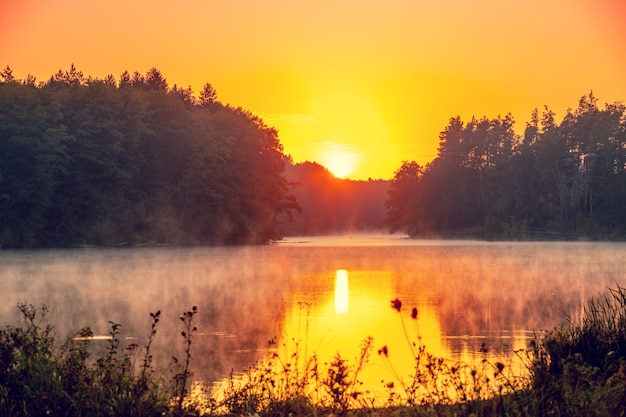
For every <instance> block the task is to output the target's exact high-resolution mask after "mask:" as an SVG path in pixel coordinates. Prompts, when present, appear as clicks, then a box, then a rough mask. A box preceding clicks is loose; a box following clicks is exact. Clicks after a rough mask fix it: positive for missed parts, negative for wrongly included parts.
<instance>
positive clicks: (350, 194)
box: [278, 161, 389, 236]
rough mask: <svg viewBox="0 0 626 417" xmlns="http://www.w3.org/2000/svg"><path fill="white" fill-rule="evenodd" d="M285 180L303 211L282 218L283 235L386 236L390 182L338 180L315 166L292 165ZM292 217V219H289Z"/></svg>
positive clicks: (318, 166) (290, 164)
mask: <svg viewBox="0 0 626 417" xmlns="http://www.w3.org/2000/svg"><path fill="white" fill-rule="evenodd" d="M285 178H286V179H287V181H288V182H289V184H290V185H291V188H290V194H292V195H293V196H294V197H295V198H296V201H297V202H298V205H299V207H300V209H301V210H300V211H298V212H293V213H286V214H281V215H280V216H279V218H278V219H279V227H278V230H279V232H280V233H281V235H287V236H311V235H329V234H331V235H332V234H347V233H358V232H370V233H371V232H384V231H385V230H386V225H385V222H384V221H385V213H386V211H385V198H386V196H387V190H388V188H389V181H385V180H372V179H370V180H369V181H355V180H349V179H340V178H337V177H335V176H334V175H333V174H331V173H330V171H328V169H326V168H325V167H324V166H322V165H320V164H318V163H315V162H308V161H307V162H303V163H298V164H293V163H289V164H287V166H286V169H285ZM288 214H289V215H288Z"/></svg>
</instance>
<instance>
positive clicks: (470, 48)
mask: <svg viewBox="0 0 626 417" xmlns="http://www.w3.org/2000/svg"><path fill="white" fill-rule="evenodd" d="M625 18H626V2H623V1H621V0H525V1H516V2H513V1H502V0H499V1H495V0H474V1H472V2H468V1H465V0H447V1H434V0H431V1H422V0H386V1H368V0H358V1H357V0H344V1H342V0H332V1H331V0H316V1H308V0H304V1H292V0H264V1H256V0H255V1H252V0H238V1H233V0H185V1H182V2H174V1H166V0H152V1H147V0H133V1H131V2H127V1H121V0H109V1H107V2H85V1H78V0H30V1H17V0H14V1H12V0H0V66H2V67H4V66H6V65H9V66H10V67H11V68H12V69H13V71H14V75H15V76H16V77H18V78H25V77H26V75H27V74H29V73H30V74H32V75H35V76H36V77H37V79H38V80H39V81H45V80H47V79H48V78H49V77H50V76H51V75H52V74H53V73H55V72H57V71H58V70H59V69H62V70H67V69H68V68H69V67H70V65H71V64H72V63H74V64H75V65H76V67H77V68H78V69H80V70H81V71H83V72H84V73H85V74H86V75H92V76H96V77H104V76H106V75H107V74H113V75H114V76H115V77H116V78H118V77H119V75H120V74H121V73H122V72H123V71H124V70H128V71H130V72H131V73H132V72H133V71H135V70H137V71H139V72H141V73H145V72H146V71H147V70H148V69H150V68H151V67H156V68H158V69H159V70H160V71H161V72H162V74H163V75H164V76H165V77H166V78H167V80H168V82H169V84H170V86H171V85H173V84H177V85H179V86H182V87H187V86H191V87H192V89H193V90H194V91H196V92H197V91H199V90H201V88H202V86H203V85H204V83H206V82H210V83H211V84H213V86H214V87H215V88H216V89H217V92H218V99H220V100H221V101H223V102H226V103H230V104H232V105H234V106H237V107H238V106H241V107H243V108H245V109H248V110H250V111H252V112H253V113H255V114H257V115H259V116H261V117H262V118H263V119H264V120H265V121H266V123H267V124H269V125H271V126H274V127H276V128H277V129H278V130H279V136H280V140H281V142H282V143H283V144H284V146H285V152H286V153H288V154H291V155H292V156H293V158H294V160H295V161H296V162H299V161H304V160H315V161H318V162H321V163H323V164H328V165H330V164H332V158H333V157H334V158H340V159H344V160H354V163H355V164H356V169H355V170H354V172H352V174H351V175H349V177H350V178H358V179H364V178H365V179H366V178H368V177H372V178H391V177H392V176H393V173H394V171H395V170H397V169H398V168H399V167H400V165H401V162H402V160H417V161H418V162H419V163H422V164H424V163H427V162H428V161H430V160H432V159H433V158H434V157H435V156H436V151H437V144H438V135H439V132H440V131H441V130H443V128H444V127H445V126H446V125H447V123H448V120H449V119H450V117H453V116H456V115H460V116H462V117H463V118H464V119H465V120H468V119H469V118H471V116H472V115H475V116H477V117H481V116H484V115H486V116H488V117H495V116H497V115H498V114H502V115H504V114H506V113H508V112H511V113H512V114H513V115H514V117H515V119H516V121H517V129H518V130H520V131H521V130H522V129H523V127H524V124H525V123H526V121H528V120H529V116H530V113H531V111H532V109H533V108H535V107H538V108H540V109H541V108H543V105H548V106H549V107H550V108H551V109H552V110H554V111H556V112H557V118H558V119H560V118H561V117H562V116H563V115H564V113H565V111H566V109H567V108H568V107H575V106H576V105H577V102H578V99H579V98H580V97H581V96H582V95H584V94H588V93H589V92H590V91H591V90H593V91H594V94H595V95H596V97H598V98H599V100H600V103H601V104H603V103H605V102H613V101H618V100H620V101H621V100H626V77H625V76H626V53H625V52H626V48H625V47H626V25H624V24H623V21H624V19H625Z"/></svg>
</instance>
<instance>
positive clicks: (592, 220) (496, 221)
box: [387, 94, 626, 239]
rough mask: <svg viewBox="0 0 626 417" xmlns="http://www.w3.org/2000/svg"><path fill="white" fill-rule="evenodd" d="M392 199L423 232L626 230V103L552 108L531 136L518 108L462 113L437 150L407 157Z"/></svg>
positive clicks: (404, 226) (396, 224) (512, 234)
mask: <svg viewBox="0 0 626 417" xmlns="http://www.w3.org/2000/svg"><path fill="white" fill-rule="evenodd" d="M390 190H391V191H390V194H389V198H388V201H387V205H388V207H389V215H388V220H389V224H390V226H391V228H392V229H393V230H405V231H407V232H408V233H409V234H410V235H413V236H425V235H432V234H435V235H444V236H445V235H457V236H458V235H459V234H461V233H465V234H472V235H479V236H483V237H487V238H497V239H506V238H527V239H537V238H540V239H546V238H555V239H564V238H575V237H579V236H589V237H602V238H607V237H608V238H624V236H626V217H625V216H624V207H625V206H626V106H624V105H623V104H622V103H613V104H607V105H605V106H604V108H601V107H599V106H598V105H597V99H596V98H595V97H594V96H593V94H589V95H588V96H584V97H582V98H581V99H580V102H579V104H578V107H577V108H576V109H574V110H569V111H568V112H567V114H566V115H565V117H564V118H563V120H562V121H561V123H557V121H556V119H555V114H554V112H552V111H550V110H549V109H548V108H547V107H546V109H545V111H544V112H543V113H542V114H541V115H540V114H539V112H538V111H537V110H535V111H534V112H533V114H532V118H531V121H530V122H529V123H527V125H526V129H525V130H524V133H523V135H518V134H516V133H515V131H514V120H513V117H512V116H511V115H510V114H508V115H506V116H505V117H497V118H495V119H488V118H486V117H484V118H482V119H475V118H472V120H470V121H469V122H467V123H464V122H463V121H462V120H461V118H460V117H456V118H452V119H451V120H450V123H449V124H448V126H446V128H445V129H444V131H443V132H441V134H440V142H439V153H438V156H437V158H436V159H435V160H434V161H432V162H431V163H429V164H427V165H426V166H420V165H418V164H417V163H415V162H405V163H404V164H403V165H402V167H401V168H400V169H399V170H398V171H397V172H396V175H395V177H394V179H393V181H392V184H391V188H390Z"/></svg>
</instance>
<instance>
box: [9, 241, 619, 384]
mask: <svg viewBox="0 0 626 417" xmlns="http://www.w3.org/2000/svg"><path fill="white" fill-rule="evenodd" d="M625 259H626V244H623V243H599V242H566V243H562V242H561V243H559V242H519V243H518V242H515V243H502V242H500V243H490V242H479V241H431V240H411V239H407V238H405V237H403V236H397V235H391V236H387V235H381V236H377V235H376V236H375V235H372V236H362V235H361V236H342V237H324V238H320V237H299V238H288V239H285V240H283V241H280V242H278V243H276V244H272V245H268V246H255V247H218V248H174V247H143V248H120V249H100V248H90V249H71V250H38V251H28V250H20V251H12V250H4V251H0V277H1V282H2V292H1V295H0V319H1V323H2V324H3V325H4V324H12V325H15V324H20V323H21V317H20V315H19V312H18V310H17V309H16V304H17V303H18V302H26V303H32V304H35V305H39V304H40V303H45V304H47V305H48V306H49V312H48V315H47V317H46V319H45V320H44V323H52V324H54V325H55V329H56V334H57V335H58V336H59V337H60V338H61V339H63V338H66V337H70V336H72V335H73V334H74V333H75V332H77V331H78V330H79V329H80V328H82V327H86V326H88V327H90V328H91V329H92V330H93V331H94V333H95V334H96V335H107V334H108V331H109V328H110V324H109V321H112V322H115V323H120V324H122V328H121V334H120V335H121V337H122V338H123V340H122V341H123V343H138V344H139V345H140V346H143V343H145V341H146V339H147V336H148V335H149V332H150V324H151V319H150V316H149V313H150V312H156V311H157V310H160V311H161V322H160V323H159V325H158V331H157V335H156V339H155V346H154V348H153V349H154V352H155V360H156V364H157V366H159V368H160V369H169V371H166V373H167V372H173V371H172V369H173V368H172V367H171V366H170V367H169V368H168V365H169V364H170V363H171V357H172V356H176V357H178V358H182V357H183V355H184V354H183V338H182V337H181V336H180V332H181V330H182V327H181V323H180V320H179V316H180V314H181V313H183V312H185V311H187V310H190V309H191V307H192V306H197V307H198V310H199V313H198V314H197V316H196V317H194V322H195V324H196V325H197V326H198V333H197V334H196V335H195V336H194V341H193V344H192V355H193V359H192V361H193V372H194V378H196V379H199V380H202V381H205V382H211V381H217V380H220V379H223V378H225V377H228V376H229V375H230V373H231V371H232V372H235V373H237V372H240V371H242V370H244V369H245V368H247V367H248V366H250V365H251V364H252V363H254V362H255V361H259V360H262V359H263V358H264V357H266V356H267V355H268V354H270V352H279V354H281V355H289V352H290V350H291V351H294V350H295V349H296V346H297V349H298V350H299V352H300V353H299V354H300V355H301V356H302V357H306V356H309V355H312V354H315V355H317V357H318V358H319V360H320V362H321V363H324V362H330V361H331V360H332V358H334V357H335V355H336V354H337V353H339V354H340V355H341V357H342V358H345V359H347V360H348V362H349V363H352V364H354V363H355V362H356V358H358V356H359V354H360V346H361V343H362V342H363V341H364V340H366V339H367V338H368V337H371V338H373V339H372V352H371V357H370V360H369V362H368V364H367V366H366V367H365V368H364V369H363V371H362V372H361V374H360V379H361V380H362V381H363V382H364V384H365V386H366V387H367V389H368V390H369V391H371V392H373V393H380V392H383V391H384V388H383V382H382V381H384V382H390V381H393V380H397V379H398V378H403V377H404V376H406V375H409V374H411V372H412V368H413V366H414V364H413V360H412V355H413V354H414V351H412V349H414V346H413V345H412V344H413V343H415V344H416V345H424V346H426V349H427V350H428V351H429V352H430V353H433V354H434V355H437V356H441V357H445V358H449V359H451V360H459V361H464V362H468V363H470V362H473V361H474V362H475V361H477V360H479V359H480V358H483V357H485V355H488V356H489V358H490V360H501V361H502V362H503V363H506V364H508V365H510V366H515V364H514V362H515V357H516V354H515V352H516V351H519V350H520V349H525V348H526V347H527V346H528V343H529V341H531V340H532V339H533V337H534V335H535V333H536V332H542V331H548V330H550V329H552V328H554V327H555V326H557V325H559V324H560V323H563V322H564V321H565V320H567V319H569V320H580V318H581V315H582V314H583V310H582V307H583V305H584V303H585V301H586V300H588V299H589V298H590V297H596V296H598V295H600V294H602V295H604V294H607V290H608V288H615V287H616V285H618V284H619V285H625V283H626V263H625V262H624V260H625ZM392 300H398V301H400V302H401V307H400V306H399V305H398V304H396V307H400V308H399V309H394V308H392ZM414 309H415V310H414ZM398 310H399V311H398ZM412 315H416V319H414V318H413V317H412ZM270 341H272V343H269V342H270ZM94 343H96V344H98V343H100V344H102V348H104V347H106V341H95V342H94ZM383 348H385V350H384V351H385V352H387V355H382V354H379V353H378V352H379V351H382V350H383Z"/></svg>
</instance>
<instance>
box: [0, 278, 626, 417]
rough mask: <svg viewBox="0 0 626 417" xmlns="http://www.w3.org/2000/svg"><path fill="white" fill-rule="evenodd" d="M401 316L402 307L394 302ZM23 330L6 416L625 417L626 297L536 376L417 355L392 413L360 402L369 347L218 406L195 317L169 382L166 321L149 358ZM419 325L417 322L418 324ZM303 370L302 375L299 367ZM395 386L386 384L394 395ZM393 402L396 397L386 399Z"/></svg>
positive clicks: (575, 325)
mask: <svg viewBox="0 0 626 417" xmlns="http://www.w3.org/2000/svg"><path fill="white" fill-rule="evenodd" d="M391 308H393V309H396V310H398V312H399V311H400V309H402V303H401V301H400V300H393V302H392V304H391ZM19 309H20V312H21V314H22V315H23V318H24V325H23V326H20V327H10V326H8V327H6V328H5V329H3V330H1V331H0V414H1V415H3V416H31V415H33V416H35V415H44V414H53V415H70V416H73V415H76V416H79V415H80V416H85V415H94V416H99V415H142V416H152V415H154V416H157V415H159V416H163V415H165V416H182V415H187V416H191V415H197V416H200V415H203V416H217V415H258V416H275V415H285V416H286V415H296V416H298V415H299V416H318V415H346V416H365V415H368V416H370V415H378V416H407V415H411V416H472V415H481V416H490V415H494V416H495V415H508V416H526V415H568V416H594V415H597V416H601V415H602V416H605V415H621V414H622V413H623V412H624V411H626V289H624V288H622V287H619V286H617V287H616V288H614V289H611V290H610V292H609V293H608V294H607V295H603V296H599V297H597V298H593V299H591V300H589V301H588V302H587V304H586V307H585V310H584V313H585V314H584V315H583V316H582V318H581V319H580V320H579V321H573V320H571V321H569V322H567V323H565V324H564V325H563V326H560V327H558V328H555V329H553V330H552V331H551V332H550V333H549V334H547V335H546V336H544V337H543V338H541V339H537V340H536V341H534V342H533V343H531V345H530V346H529V347H528V349H527V350H525V351H524V352H519V354H524V355H527V362H526V363H527V365H528V369H529V371H530V372H529V376H528V377H525V378H522V379H516V378H515V376H514V375H512V374H510V373H509V372H508V369H507V366H506V364H503V363H500V362H496V363H491V362H489V361H487V360H485V361H483V362H482V363H481V364H480V365H478V366H468V365H462V364H458V363H457V362H449V361H447V360H446V359H445V358H439V357H436V356H434V355H431V354H429V353H428V351H427V347H425V346H420V345H419V344H415V346H414V348H415V350H414V352H415V364H416V365H415V374H414V376H413V379H412V382H411V383H410V384H406V385H403V386H402V387H401V388H402V389H401V390H400V392H402V394H401V395H390V397H389V399H388V401H387V403H386V404H385V406H384V407H380V406H375V405H374V403H373V402H372V401H371V398H369V397H368V395H367V393H366V392H362V391H361V389H360V383H359V372H360V370H361V369H362V367H363V366H364V365H365V363H366V362H367V360H368V357H369V355H370V354H378V355H388V354H389V352H387V351H386V350H385V349H384V348H381V349H379V350H378V351H377V352H372V347H371V345H367V344H364V345H363V346H362V355H361V357H360V359H359V360H358V361H357V362H356V363H352V362H348V361H346V360H345V359H343V358H341V357H339V356H337V357H336V359H335V360H334V361H333V362H332V363H330V364H327V365H328V366H322V364H319V363H317V362H316V360H315V355H313V356H311V357H302V358H301V357H298V354H297V353H294V355H293V356H292V357H291V359H290V361H289V360H288V361H285V360H283V358H280V357H278V355H277V356H275V357H273V358H272V359H271V360H269V361H268V362H263V363H259V364H257V365H256V366H254V367H252V368H250V369H248V370H247V371H246V372H244V373H242V374H240V375H237V376H235V375H233V376H232V377H231V378H230V380H228V381H227V382H226V383H225V384H224V385H223V386H222V391H221V392H220V393H219V395H216V393H215V392H209V391H208V389H207V388H203V387H202V386H201V385H199V384H192V375H191V373H190V372H189V363H190V361H192V360H193V348H194V338H195V336H196V332H197V328H196V327H195V324H194V317H195V315H196V313H197V308H196V307H194V308H192V309H190V310H189V311H186V312H183V313H182V314H181V316H180V322H181V327H182V330H181V333H180V334H181V337H182V339H181V341H182V342H183V343H184V345H185V346H186V348H185V354H184V356H183V357H180V358H173V361H172V364H171V366H170V368H169V369H168V370H157V369H155V368H154V366H153V362H152V355H153V352H152V351H151V349H152V341H153V339H154V338H155V337H156V333H157V329H158V323H159V320H160V312H156V313H151V314H150V317H151V319H152V325H151V332H150V334H149V337H148V338H147V342H146V344H145V345H144V346H138V345H137V344H134V343H131V344H127V345H125V344H123V342H122V341H121V340H120V338H119V328H120V325H119V324H116V323H110V324H111V329H110V333H109V336H110V337H109V338H108V340H107V342H106V343H107V345H106V347H105V348H104V349H100V350H99V351H98V350H97V349H96V350H94V349H93V347H94V346H93V345H92V342H93V340H92V337H93V333H92V332H91V331H90V330H89V329H82V330H80V331H78V332H77V333H76V335H75V337H73V338H70V339H69V340H67V341H65V342H63V343H62V344H59V343H58V342H57V341H56V340H55V338H54V335H53V327H52V326H50V325H48V324H46V325H44V324H43V323H44V322H45V316H46V313H47V307H45V306H42V307H40V308H37V307H35V306H32V305H25V304H20V305H19ZM411 316H412V318H413V319H415V320H419V318H418V312H417V310H414V311H413V312H412V314H411ZM298 361H302V362H300V363H301V364H304V366H303V367H302V366H299V365H298V363H299V362H298ZM392 384H393V381H391V382H389V383H388V388H392ZM390 392H391V391H390Z"/></svg>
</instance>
